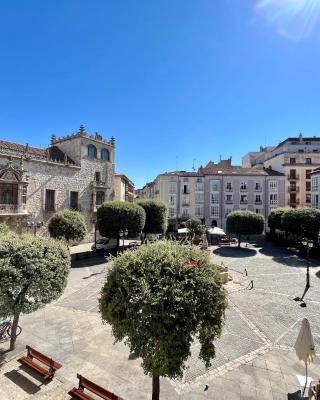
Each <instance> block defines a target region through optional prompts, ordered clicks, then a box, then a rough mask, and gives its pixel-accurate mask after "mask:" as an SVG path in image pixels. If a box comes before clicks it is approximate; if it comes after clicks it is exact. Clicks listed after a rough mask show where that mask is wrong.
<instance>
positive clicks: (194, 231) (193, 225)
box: [186, 218, 205, 236]
mask: <svg viewBox="0 0 320 400" xmlns="http://www.w3.org/2000/svg"><path fill="white" fill-rule="evenodd" d="M186 227H187V228H188V229H189V231H190V233H191V235H192V236H201V235H203V234H204V232H205V227H204V226H203V224H202V222H201V221H200V219H198V218H190V219H188V220H187V222H186Z"/></svg>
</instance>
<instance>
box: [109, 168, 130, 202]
mask: <svg viewBox="0 0 320 400" xmlns="http://www.w3.org/2000/svg"><path fill="white" fill-rule="evenodd" d="M134 198H135V190H134V183H133V182H132V181H131V180H130V179H129V178H128V177H127V176H126V175H124V174H115V176H114V200H116V201H129V202H130V203H132V202H133V201H134Z"/></svg>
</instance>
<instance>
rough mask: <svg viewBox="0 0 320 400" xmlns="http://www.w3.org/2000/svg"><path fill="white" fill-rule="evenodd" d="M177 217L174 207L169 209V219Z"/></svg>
mask: <svg viewBox="0 0 320 400" xmlns="http://www.w3.org/2000/svg"><path fill="white" fill-rule="evenodd" d="M175 216H176V210H175V208H173V207H169V217H170V218H174V217H175Z"/></svg>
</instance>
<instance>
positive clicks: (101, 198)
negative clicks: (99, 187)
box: [96, 191, 105, 206]
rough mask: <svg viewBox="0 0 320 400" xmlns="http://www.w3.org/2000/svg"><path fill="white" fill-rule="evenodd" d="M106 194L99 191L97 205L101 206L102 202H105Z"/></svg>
mask: <svg viewBox="0 0 320 400" xmlns="http://www.w3.org/2000/svg"><path fill="white" fill-rule="evenodd" d="M104 199H105V195H104V192H102V191H98V192H97V194H96V205H97V206H101V204H102V203H103V202H104Z"/></svg>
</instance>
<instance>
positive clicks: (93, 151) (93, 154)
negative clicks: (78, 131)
mask: <svg viewBox="0 0 320 400" xmlns="http://www.w3.org/2000/svg"><path fill="white" fill-rule="evenodd" d="M88 157H89V158H97V148H96V146H94V145H93V144H89V146H88Z"/></svg>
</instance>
